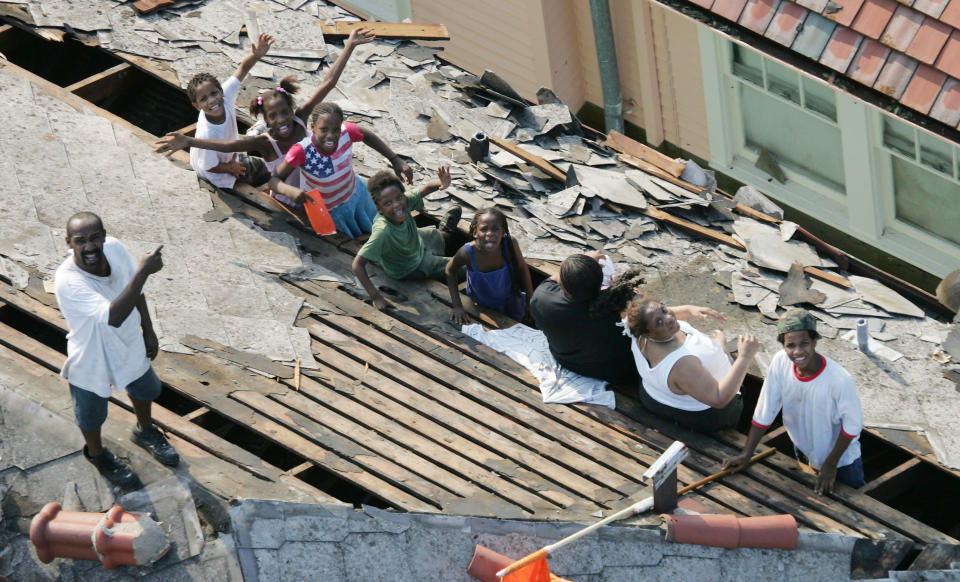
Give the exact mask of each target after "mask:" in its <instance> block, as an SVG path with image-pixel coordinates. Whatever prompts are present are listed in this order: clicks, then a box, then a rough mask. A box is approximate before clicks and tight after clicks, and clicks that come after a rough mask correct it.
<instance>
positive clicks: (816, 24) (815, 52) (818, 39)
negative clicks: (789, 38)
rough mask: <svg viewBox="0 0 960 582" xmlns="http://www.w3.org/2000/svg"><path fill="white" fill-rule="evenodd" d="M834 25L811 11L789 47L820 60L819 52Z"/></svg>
mask: <svg viewBox="0 0 960 582" xmlns="http://www.w3.org/2000/svg"><path fill="white" fill-rule="evenodd" d="M836 27H837V24H836V23H835V22H831V21H829V20H827V19H826V18H824V17H822V16H820V15H819V14H814V13H813V12H811V13H810V14H809V15H808V16H807V19H806V20H805V21H803V30H801V31H800V33H799V34H797V38H796V39H794V41H793V44H792V45H790V49H791V50H793V51H794V52H798V53H800V54H801V55H803V56H805V57H807V58H810V59H813V60H815V61H817V60H820V53H822V52H823V48H824V47H825V46H827V41H828V40H830V35H831V34H833V29H834V28H836Z"/></svg>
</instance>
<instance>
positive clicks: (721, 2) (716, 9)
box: [710, 0, 747, 22]
mask: <svg viewBox="0 0 960 582" xmlns="http://www.w3.org/2000/svg"><path fill="white" fill-rule="evenodd" d="M746 3H747V0H716V2H714V3H713V7H712V8H710V11H711V12H713V13H714V14H716V15H718V16H722V17H724V18H726V19H727V20H732V21H733V22H736V21H737V20H738V19H739V18H740V13H741V12H743V7H744V5H746Z"/></svg>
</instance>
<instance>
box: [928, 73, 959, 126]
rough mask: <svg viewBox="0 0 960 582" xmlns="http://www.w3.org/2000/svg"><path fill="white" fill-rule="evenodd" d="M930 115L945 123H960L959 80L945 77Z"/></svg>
mask: <svg viewBox="0 0 960 582" xmlns="http://www.w3.org/2000/svg"><path fill="white" fill-rule="evenodd" d="M930 117H932V118H934V119H936V120H937V121H942V122H943V123H946V124H947V125H952V126H956V125H957V124H958V123H960V81H957V80H956V79H947V82H946V83H944V84H943V90H941V91H940V96H939V97H937V101H936V102H935V103H934V104H933V109H931V110H930Z"/></svg>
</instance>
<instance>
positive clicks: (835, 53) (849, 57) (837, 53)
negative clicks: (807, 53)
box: [820, 26, 863, 73]
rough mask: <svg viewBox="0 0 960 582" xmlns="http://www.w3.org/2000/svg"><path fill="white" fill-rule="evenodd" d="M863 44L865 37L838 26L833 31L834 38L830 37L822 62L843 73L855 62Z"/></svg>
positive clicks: (821, 58)
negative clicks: (858, 50)
mask: <svg viewBox="0 0 960 582" xmlns="http://www.w3.org/2000/svg"><path fill="white" fill-rule="evenodd" d="M861 42H863V36H861V35H859V34H857V33H856V32H854V31H852V30H850V29H849V28H844V27H842V26H838V27H837V28H836V30H834V31H833V36H831V37H830V41H829V42H828V43H827V48H825V49H823V54H822V55H820V62H821V63H823V64H824V65H826V66H828V67H830V68H831V69H833V70H834V71H838V72H840V73H843V72H844V71H846V70H847V67H849V66H850V63H851V61H853V57H854V55H856V54H857V49H858V48H859V47H860V43H861Z"/></svg>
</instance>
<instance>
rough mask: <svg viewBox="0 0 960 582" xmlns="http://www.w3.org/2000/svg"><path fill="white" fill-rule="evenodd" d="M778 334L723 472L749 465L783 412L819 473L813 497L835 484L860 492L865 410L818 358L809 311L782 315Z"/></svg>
mask: <svg viewBox="0 0 960 582" xmlns="http://www.w3.org/2000/svg"><path fill="white" fill-rule="evenodd" d="M777 333H778V335H777V341H778V342H779V343H780V344H782V345H783V351H782V352H779V353H778V354H777V355H776V356H774V358H773V361H771V362H770V367H769V368H767V377H766V379H765V380H764V382H763V389H762V390H761V392H760V399H759V400H758V401H757V407H756V409H755V411H754V413H753V422H752V426H751V427H750V434H749V436H747V443H746V445H745V446H744V448H743V452H742V453H741V454H740V455H739V456H737V457H733V458H731V459H727V460H725V461H724V463H723V466H724V468H726V467H734V468H735V470H740V469H742V468H743V467H745V466H746V465H747V464H748V463H749V460H750V457H751V455H753V451H754V449H755V448H756V447H757V444H759V442H760V438H761V437H762V436H763V433H765V432H766V430H767V429H768V428H770V425H771V424H773V421H774V420H775V419H776V417H777V413H778V412H780V408H781V407H782V408H783V424H784V426H785V427H786V428H787V434H789V435H790V439H791V440H792V441H793V444H794V447H795V449H796V450H797V451H798V452H800V453H803V455H804V456H806V458H807V460H808V462H809V464H810V466H811V467H812V468H813V469H814V470H816V471H818V476H817V482H816V485H815V486H814V491H815V492H816V493H817V494H822V493H830V492H831V491H833V484H834V480H835V479H836V480H839V481H840V482H841V483H844V484H846V485H849V486H850V487H853V488H855V489H859V488H860V487H863V486H864V485H865V484H866V482H865V481H864V478H863V460H862V458H861V456H860V430H861V429H862V428H863V411H862V409H861V407H860V398H859V397H858V396H857V387H856V385H855V384H854V382H853V378H852V377H851V376H850V374H849V373H848V372H847V371H846V370H844V369H843V368H842V367H841V366H840V364H838V363H836V362H835V361H833V360H831V359H830V358H827V357H826V356H822V355H820V354H818V353H817V350H816V348H817V340H818V339H819V338H820V334H818V333H817V326H816V321H815V320H814V318H813V316H812V315H810V313H808V312H807V311H805V310H803V309H793V310H790V311H788V312H786V313H784V314H783V315H782V316H781V317H780V321H778V322H777ZM798 456H799V455H798Z"/></svg>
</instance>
